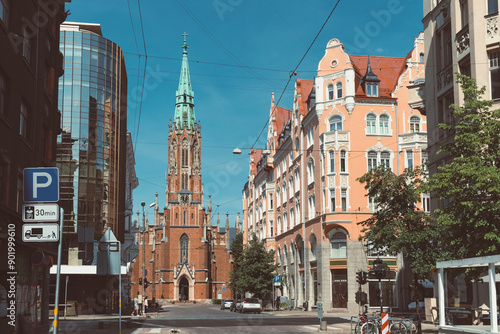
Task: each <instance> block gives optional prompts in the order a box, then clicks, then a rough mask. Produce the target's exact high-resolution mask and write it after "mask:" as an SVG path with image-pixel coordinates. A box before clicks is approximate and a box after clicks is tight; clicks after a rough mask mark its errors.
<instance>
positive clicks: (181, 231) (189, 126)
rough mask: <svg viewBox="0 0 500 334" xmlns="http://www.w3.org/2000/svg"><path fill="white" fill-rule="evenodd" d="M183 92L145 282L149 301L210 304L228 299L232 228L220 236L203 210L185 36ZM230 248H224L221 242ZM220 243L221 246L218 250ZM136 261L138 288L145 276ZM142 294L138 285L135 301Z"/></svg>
mask: <svg viewBox="0 0 500 334" xmlns="http://www.w3.org/2000/svg"><path fill="white" fill-rule="evenodd" d="M183 36H184V44H183V45H182V63H181V73H180V77H179V86H178V88H177V91H176V96H175V113H174V119H173V120H170V123H169V126H168V167H167V171H166V178H167V188H166V191H165V194H166V203H165V208H164V209H163V211H162V212H160V211H159V210H158V213H157V217H155V220H154V221H155V225H154V226H151V225H150V226H148V231H147V232H146V233H147V234H146V235H145V239H144V240H145V241H146V240H148V241H147V244H146V257H145V259H146V264H145V269H146V272H147V274H146V277H145V279H146V280H147V281H148V282H149V283H150V284H149V285H150V286H151V290H148V291H146V292H147V296H148V297H149V298H156V299H166V300H174V301H175V300H186V301H194V300H210V299H212V298H219V299H222V298H230V297H232V291H231V290H230V289H229V273H230V272H231V270H232V261H231V257H230V252H229V250H228V249H227V247H228V246H227V245H226V244H227V243H228V241H227V240H229V236H228V235H227V234H226V232H227V231H229V223H228V222H226V228H225V230H224V231H222V230H221V229H220V228H219V229H217V230H215V229H214V228H213V227H212V201H211V197H210V196H209V197H208V198H209V199H208V206H207V209H206V210H205V208H204V207H203V185H202V183H201V155H200V154H201V150H200V148H201V127H200V123H199V122H198V121H197V120H196V116H195V112H194V92H193V89H192V87H191V78H190V76H189V63H188V53H187V50H188V45H187V43H186V36H187V34H184V35H183ZM224 237H225V238H226V239H225V240H226V242H221V240H222V239H223V238H224ZM215 240H217V244H215V242H214V241H215ZM142 263H143V262H142V254H141V253H140V254H139V255H138V258H137V259H136V266H135V269H136V270H135V271H134V272H135V274H134V275H135V276H134V278H133V279H134V282H138V280H139V278H140V276H139V274H140V273H142V268H141V264H142ZM139 292H142V290H141V287H140V286H139V285H138V284H135V285H134V288H133V292H132V294H133V296H134V297H135V296H136V295H137V294H139Z"/></svg>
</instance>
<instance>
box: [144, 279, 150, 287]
mask: <svg viewBox="0 0 500 334" xmlns="http://www.w3.org/2000/svg"><path fill="white" fill-rule="evenodd" d="M148 286H149V282H148V280H147V279H146V278H145V279H144V289H147V288H148Z"/></svg>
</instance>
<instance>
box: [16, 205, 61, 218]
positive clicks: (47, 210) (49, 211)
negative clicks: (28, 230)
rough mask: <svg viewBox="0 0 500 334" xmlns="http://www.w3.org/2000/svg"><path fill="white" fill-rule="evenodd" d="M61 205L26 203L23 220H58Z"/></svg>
mask: <svg viewBox="0 0 500 334" xmlns="http://www.w3.org/2000/svg"><path fill="white" fill-rule="evenodd" d="M58 221H59V205H57V204H55V203H54V204H24V205H23V222H25V223H32V222H33V223H36V222H40V223H42V222H58Z"/></svg>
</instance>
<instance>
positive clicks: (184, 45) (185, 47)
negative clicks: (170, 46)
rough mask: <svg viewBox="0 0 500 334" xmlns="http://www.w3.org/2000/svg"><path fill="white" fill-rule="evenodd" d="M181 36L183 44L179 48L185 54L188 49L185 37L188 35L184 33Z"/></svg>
mask: <svg viewBox="0 0 500 334" xmlns="http://www.w3.org/2000/svg"><path fill="white" fill-rule="evenodd" d="M182 36H184V44H183V45H182V46H181V48H183V49H184V52H186V53H187V49H188V48H189V46H188V45H187V43H186V37H188V36H189V35H188V34H187V33H186V32H185V33H183V34H182Z"/></svg>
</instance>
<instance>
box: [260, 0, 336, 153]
mask: <svg viewBox="0 0 500 334" xmlns="http://www.w3.org/2000/svg"><path fill="white" fill-rule="evenodd" d="M339 3H340V0H337V3H336V4H335V6H333V9H332V11H331V12H330V14H329V15H328V17H327V18H326V20H325V22H324V23H323V25H322V26H321V28H320V29H319V31H318V33H317V34H316V36H315V37H314V39H313V41H312V42H311V44H310V45H309V47H308V48H307V50H306V52H305V53H304V55H303V56H302V58H301V59H300V60H299V63H298V64H297V66H295V68H294V69H293V71H292V72H291V73H290V76H289V78H288V81H287V83H286V85H285V88H283V91H282V92H281V95H280V97H279V99H278V101H277V102H276V104H275V105H274V108H273V110H272V111H271V117H269V120H268V121H267V122H266V124H265V125H264V127H263V128H262V130H261V131H260V133H259V135H258V136H257V139H256V140H255V142H254V143H253V145H252V147H251V148H253V147H254V146H255V144H257V142H258V141H259V138H260V136H261V135H262V133H263V132H264V130H265V129H266V127H267V126H269V122H270V121H271V119H272V117H273V116H274V112H275V111H276V108H277V107H278V105H279V103H280V101H281V98H282V97H283V95H284V94H285V91H286V89H287V87H288V85H289V84H290V81H291V80H292V77H293V76H294V75H297V69H298V68H299V66H300V64H302V61H303V60H304V59H305V57H306V56H307V54H308V53H309V50H311V48H312V46H313V45H314V43H315V42H316V40H317V39H318V37H319V35H320V34H321V32H322V31H323V28H324V27H325V25H326V24H327V23H328V21H329V20H330V17H331V16H332V14H333V12H335V9H336V8H337V6H338V4H339Z"/></svg>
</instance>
